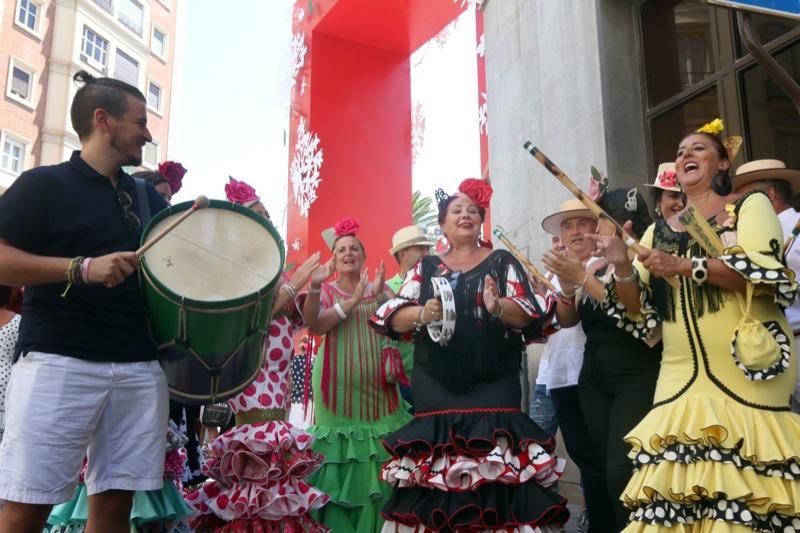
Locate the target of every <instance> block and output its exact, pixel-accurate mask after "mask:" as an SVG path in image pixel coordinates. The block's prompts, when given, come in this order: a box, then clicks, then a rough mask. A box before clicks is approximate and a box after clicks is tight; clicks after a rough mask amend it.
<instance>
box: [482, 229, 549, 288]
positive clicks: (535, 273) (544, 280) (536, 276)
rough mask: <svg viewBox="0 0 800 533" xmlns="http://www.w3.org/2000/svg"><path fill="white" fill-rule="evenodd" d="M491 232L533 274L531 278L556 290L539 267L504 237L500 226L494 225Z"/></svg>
mask: <svg viewBox="0 0 800 533" xmlns="http://www.w3.org/2000/svg"><path fill="white" fill-rule="evenodd" d="M492 233H494V234H495V236H496V237H497V238H498V239H500V242H502V243H503V244H504V245H505V247H506V248H508V251H509V252H511V255H513V256H514V257H516V258H517V261H519V262H520V263H522V266H524V267H525V269H526V270H527V271H528V272H529V273H530V275H531V276H533V279H535V280H537V281H539V282H541V284H542V285H544V286H545V287H547V288H548V289H549V290H551V291H553V292H558V290H556V288H555V286H554V285H553V284H552V283H550V280H549V279H547V277H546V276H545V275H543V274H542V273H541V272H539V269H538V268H536V267H535V266H533V263H531V262H530V261H529V260H528V258H527V257H525V256H524V255H522V252H520V251H519V249H517V247H516V246H514V244H513V243H512V242H511V240H510V239H509V238H508V237H506V235H505V233H503V230H502V229H500V226H497V227H495V228H494V230H493V231H492Z"/></svg>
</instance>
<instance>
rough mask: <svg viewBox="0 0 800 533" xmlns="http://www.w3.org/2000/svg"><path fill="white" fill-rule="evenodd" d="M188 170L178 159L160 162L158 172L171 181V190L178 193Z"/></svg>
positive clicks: (168, 181)
mask: <svg viewBox="0 0 800 533" xmlns="http://www.w3.org/2000/svg"><path fill="white" fill-rule="evenodd" d="M186 172H187V170H186V169H185V168H184V166H183V165H181V164H180V163H178V162H177V161H164V162H163V163H159V164H158V173H159V174H161V176H162V177H163V178H164V179H165V180H167V183H169V190H170V191H172V194H178V191H179V190H181V185H183V181H182V180H183V177H184V176H185V175H186Z"/></svg>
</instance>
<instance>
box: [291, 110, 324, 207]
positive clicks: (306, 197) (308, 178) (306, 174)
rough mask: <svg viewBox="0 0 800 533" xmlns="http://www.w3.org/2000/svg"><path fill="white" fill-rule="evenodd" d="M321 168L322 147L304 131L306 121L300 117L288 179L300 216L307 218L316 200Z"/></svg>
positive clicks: (316, 139) (315, 137) (310, 133)
mask: <svg viewBox="0 0 800 533" xmlns="http://www.w3.org/2000/svg"><path fill="white" fill-rule="evenodd" d="M321 167H322V147H321V146H319V137H317V135H316V134H315V133H312V132H310V131H306V120H305V118H304V117H300V123H299V124H298V125H297V143H296V144H295V146H294V155H293V156H292V164H291V166H290V167H289V177H290V178H291V180H292V192H293V193H294V201H295V203H296V204H297V207H298V208H299V209H300V215H301V216H304V217H306V218H308V210H309V208H310V207H311V204H313V203H314V201H315V200H316V199H317V187H318V186H319V183H320V181H322V179H320V177H319V170H320V168H321Z"/></svg>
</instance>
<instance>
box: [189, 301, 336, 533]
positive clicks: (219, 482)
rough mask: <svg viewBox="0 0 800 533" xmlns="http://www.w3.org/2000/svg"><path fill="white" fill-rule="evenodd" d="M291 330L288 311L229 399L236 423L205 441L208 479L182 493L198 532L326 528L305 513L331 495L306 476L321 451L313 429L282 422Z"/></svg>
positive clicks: (315, 466) (317, 463)
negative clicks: (245, 382) (254, 370)
mask: <svg viewBox="0 0 800 533" xmlns="http://www.w3.org/2000/svg"><path fill="white" fill-rule="evenodd" d="M293 332H294V328H293V326H292V323H291V322H290V321H289V319H287V318H285V317H281V318H278V319H275V320H273V321H272V322H271V323H270V327H269V338H268V340H267V342H266V344H265V350H266V357H265V362H264V367H263V368H262V369H261V371H260V372H259V373H258V376H257V377H256V379H255V380H254V381H253V383H251V384H250V385H249V386H248V387H247V388H246V389H245V390H244V391H243V392H242V393H241V394H239V395H238V396H236V397H234V398H233V399H232V400H230V401H229V402H228V404H229V405H230V407H231V409H232V410H233V412H234V413H235V414H236V427H234V428H232V429H230V430H229V431H227V432H225V433H223V434H222V435H220V436H219V437H217V438H216V439H214V440H213V441H211V442H210V443H209V448H210V451H211V457H209V458H208V460H207V461H206V465H205V466H204V467H203V472H204V473H205V474H206V475H207V476H209V478H210V479H209V481H207V482H206V483H204V484H203V485H201V486H200V487H199V489H198V490H196V491H194V492H189V493H187V494H186V496H185V497H186V501H187V502H188V503H189V505H190V506H191V507H192V508H193V509H194V510H195V511H196V512H197V513H198V514H199V515H200V516H199V517H198V518H196V519H195V520H194V522H193V524H192V525H193V526H194V527H195V529H196V531H198V532H205V531H215V532H223V533H254V532H263V533H273V532H274V533H278V532H280V533H284V532H287V531H291V532H298V533H299V532H304V531H308V532H318V531H327V529H325V528H324V527H322V526H320V525H319V524H318V523H317V522H315V521H314V520H313V519H312V518H311V517H310V516H308V514H307V513H308V512H309V511H310V510H312V509H317V508H319V507H322V506H323V505H325V503H327V501H328V497H327V496H326V495H325V494H324V493H323V492H321V491H319V490H317V489H315V488H314V487H312V486H311V485H309V484H308V483H306V482H305V481H304V479H305V478H306V477H307V476H308V475H310V474H311V473H312V472H314V471H315V470H317V469H318V468H319V466H320V464H321V462H322V456H321V455H319V454H318V453H316V452H314V451H312V449H311V445H312V444H313V443H314V437H313V436H312V435H310V434H309V433H306V432H305V431H303V430H300V429H298V428H296V427H294V426H292V425H291V424H289V423H288V422H286V421H285V419H286V407H287V405H288V396H287V394H288V383H287V377H288V373H289V371H290V361H291V357H292V352H293V344H292V333H293Z"/></svg>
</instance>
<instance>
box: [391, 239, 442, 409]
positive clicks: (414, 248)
mask: <svg viewBox="0 0 800 533" xmlns="http://www.w3.org/2000/svg"><path fill="white" fill-rule="evenodd" d="M431 246H433V243H432V242H431V241H429V240H428V237H426V236H425V234H424V233H423V232H422V230H421V229H420V228H419V226H417V225H411V226H406V227H404V228H400V229H399V230H397V231H396V232H395V234H394V236H392V248H391V249H390V250H389V253H390V254H392V255H393V256H394V258H395V259H396V260H397V264H398V265H399V266H400V270H399V271H398V272H397V274H395V276H394V277H393V278H391V279H388V280H386V284H387V285H388V286H389V288H390V289H392V292H394V293H395V294H397V292H398V291H399V290H400V286H401V285H402V284H403V280H405V279H406V274H408V271H409V270H411V269H412V268H413V267H414V265H416V264H417V262H418V261H419V260H420V259H421V258H422V257H423V256H426V255H428V254H429V253H430V250H431ZM398 348H399V350H400V355H401V357H402V358H403V368H404V369H405V371H406V374H407V375H408V376H411V369H412V367H413V365H414V345H413V344H410V343H406V342H401V343H400V345H399V346H398ZM400 393H401V394H402V395H403V399H404V400H406V401H407V402H409V403H412V402H411V387H407V386H405V385H400ZM412 406H413V404H412ZM412 409H413V407H412Z"/></svg>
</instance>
